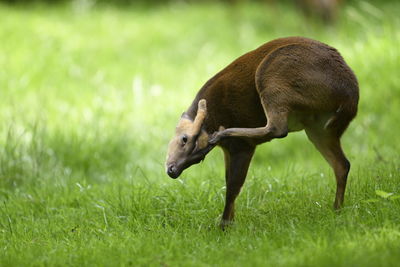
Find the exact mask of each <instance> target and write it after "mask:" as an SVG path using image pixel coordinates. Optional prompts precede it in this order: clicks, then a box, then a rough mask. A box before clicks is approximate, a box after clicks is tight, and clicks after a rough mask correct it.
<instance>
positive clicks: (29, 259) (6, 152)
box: [0, 2, 400, 266]
mask: <svg viewBox="0 0 400 267" xmlns="http://www.w3.org/2000/svg"><path fill="white" fill-rule="evenodd" d="M399 12H400V4H399V3H397V4H385V5H383V6H372V5H370V4H368V3H366V2H361V3H360V4H354V5H353V6H347V7H345V8H344V10H343V12H342V14H341V16H342V19H341V20H340V21H339V22H338V24H337V25H336V27H329V28H325V27H323V26H320V25H318V24H316V23H314V22H312V21H307V20H304V19H303V17H302V16H301V15H299V14H298V13H296V12H295V10H293V9H292V8H291V7H285V6H280V5H276V6H274V7H266V6H264V5H259V4H250V5H246V6H237V7H228V6H223V5H217V4H208V5H195V6H190V5H184V4H177V5H172V6H159V7H157V8H154V9H140V8H135V7H130V8H129V9H122V8H115V7H114V8H113V7H106V6H103V7H90V6H78V5H71V6H69V5H68V6H63V7H51V8H49V7H40V6H36V7H29V8H21V7H9V6H4V5H0V18H1V19H0V99H1V105H0V164H1V165H0V265H2V266H11V265H15V266H25V265H37V266H40V265H67V264H68V265H106V266H111V265H154V266H157V265H163V266H169V265H178V266H179V265H180V266H206V265H221V266H243V265H248V266H253V265H259V266H291V265H293V266H332V265H335V266H352V265H353V266H395V265H398V262H400V253H399V251H400V198H399V197H398V196H399V195H400V174H399V173H400V163H399V162H400V154H399V151H400V141H399V140H400V139H399V137H398V132H399V131H400V126H399V125H400V116H399V109H400V76H399V74H398V71H399V69H400V48H399V43H400V30H399V29H400V19H399V17H398V14H399ZM290 35H303V36H307V37H312V38H316V39H319V40H321V41H324V42H327V43H329V44H331V45H333V46H335V47H336V48H338V49H339V51H341V53H342V55H343V56H344V58H345V59H346V61H347V62H348V64H349V65H350V66H351V67H352V68H353V69H354V71H355V73H356V75H357V76H358V78H359V82H360V89H361V101H360V106H359V115H358V117H357V118H356V120H355V121H354V122H353V123H352V125H351V127H350V128H349V129H348V131H347V132H346V134H345V136H344V138H343V144H344V149H345V151H346V152H347V155H348V157H349V159H350V161H351V162H352V171H351V173H350V178H349V184H348V189H347V193H346V201H345V204H346V206H345V208H344V209H343V210H342V212H340V213H339V214H336V213H335V212H333V210H332V209H331V206H332V203H333V199H334V190H335V183H334V177H333V175H332V172H331V170H330V169H329V167H328V166H327V164H326V163H325V162H324V161H323V160H322V159H321V156H320V155H319V154H318V153H317V152H316V151H315V149H314V148H313V147H312V145H311V144H310V143H309V142H308V141H307V139H306V137H305V135H304V134H303V133H296V134H291V135H290V136H288V137H287V138H285V139H283V140H279V141H273V142H271V143H269V144H264V145H262V146H260V147H259V149H258V151H257V154H256V156H255V158H254V160H253V163H252V166H251V169H250V171H249V175H248V179H247V182H246V184H245V186H244V188H243V191H242V194H241V195H240V197H239V199H238V201H237V220H236V223H235V225H234V226H233V227H232V228H231V229H229V230H228V231H226V232H222V231H220V230H219V229H218V228H217V224H218V220H219V218H220V217H219V216H220V212H221V211H222V207H223V203H224V192H225V188H224V178H223V160H222V153H221V151H219V150H218V149H215V151H213V152H212V153H211V154H210V155H209V156H208V157H207V159H206V160H205V162H204V163H202V164H200V165H197V166H193V167H192V168H190V169H189V170H187V171H185V172H184V174H183V176H182V177H181V178H180V179H178V180H172V179H170V178H168V177H167V176H166V175H165V174H164V167H163V164H164V158H165V151H166V144H167V143H168V139H169V138H170V137H171V136H172V135H173V131H174V127H175V124H176V122H177V120H178V118H179V116H180V114H181V112H182V111H184V110H185V109H186V108H187V107H188V105H189V104H190V103H191V101H192V99H193V97H194V95H195V93H196V92H197V90H198V89H199V88H200V87H201V85H202V84H203V83H204V82H205V81H206V80H207V79H208V78H210V77H211V76H212V75H213V74H214V73H216V72H217V71H218V70H220V69H221V68H222V67H224V66H225V65H227V64H228V63H229V62H231V61H232V60H233V59H234V58H236V57H237V56H239V55H241V54H242V53H244V52H246V51H249V50H251V49H253V48H255V47H257V46H258V45H260V44H262V43H264V42H266V41H268V40H271V39H274V38H277V37H282V36H290Z"/></svg>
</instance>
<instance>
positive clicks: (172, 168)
mask: <svg viewBox="0 0 400 267" xmlns="http://www.w3.org/2000/svg"><path fill="white" fill-rule="evenodd" d="M167 174H168V176H169V177H171V178H176V177H177V176H176V167H175V165H173V164H171V165H168V167H167Z"/></svg>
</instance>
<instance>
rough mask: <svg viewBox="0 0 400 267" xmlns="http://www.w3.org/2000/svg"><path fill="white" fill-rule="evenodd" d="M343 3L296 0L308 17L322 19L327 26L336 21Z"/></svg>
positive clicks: (334, 0) (323, 0)
mask: <svg viewBox="0 0 400 267" xmlns="http://www.w3.org/2000/svg"><path fill="white" fill-rule="evenodd" d="M341 2H344V0H296V4H297V6H298V7H299V8H300V9H301V10H302V11H303V13H304V15H305V16H306V17H314V18H317V19H321V20H322V21H323V22H324V23H325V24H332V23H334V22H335V21H336V18H337V13H338V10H339V5H340V4H341Z"/></svg>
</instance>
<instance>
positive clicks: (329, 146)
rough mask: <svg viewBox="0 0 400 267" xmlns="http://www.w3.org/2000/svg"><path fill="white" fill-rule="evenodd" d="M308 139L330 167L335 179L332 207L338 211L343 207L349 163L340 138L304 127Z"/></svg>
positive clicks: (317, 129)
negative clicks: (334, 194) (334, 195)
mask: <svg viewBox="0 0 400 267" xmlns="http://www.w3.org/2000/svg"><path fill="white" fill-rule="evenodd" d="M305 131H306V134H307V137H308V139H310V141H311V142H312V143H313V144H314V145H315V147H316V148H317V149H318V151H319V152H320V153H321V154H322V156H323V157H324V158H325V159H326V161H327V162H328V163H329V165H330V166H331V167H332V169H333V171H334V173H335V177H336V186H337V187H336V197H335V202H334V204H333V207H334V208H335V209H339V208H341V207H342V206H343V201H344V193H345V190H346V183H347V176H348V173H349V171H350V162H349V161H348V159H347V158H346V156H345V154H344V152H343V150H342V147H341V144H340V136H338V135H337V134H336V133H335V132H330V131H329V130H326V129H324V128H323V126H321V127H306V128H305Z"/></svg>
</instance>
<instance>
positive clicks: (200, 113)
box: [165, 99, 214, 178]
mask: <svg viewBox="0 0 400 267" xmlns="http://www.w3.org/2000/svg"><path fill="white" fill-rule="evenodd" d="M206 115H207V104H206V100H205V99H201V100H200V101H199V103H198V108H197V114H196V117H195V119H194V120H192V119H191V118H189V116H187V114H185V113H184V114H183V115H182V117H181V119H180V120H179V123H178V125H177V126H176V131H175V136H174V137H173V138H172V140H171V141H170V143H169V146H168V153H167V161H166V163H165V167H166V171H167V174H168V175H169V176H170V177H171V178H177V177H178V176H179V175H180V174H181V173H182V171H183V170H185V169H186V168H188V167H190V166H192V165H193V164H196V163H199V162H200V161H202V160H203V159H204V157H205V156H206V154H207V153H208V152H209V151H210V150H211V149H212V148H213V147H214V146H210V145H209V144H208V139H209V135H208V134H207V132H206V131H205V130H203V129H202V125H203V123H204V119H205V118H206Z"/></svg>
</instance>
